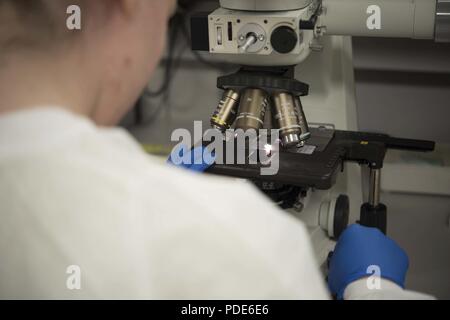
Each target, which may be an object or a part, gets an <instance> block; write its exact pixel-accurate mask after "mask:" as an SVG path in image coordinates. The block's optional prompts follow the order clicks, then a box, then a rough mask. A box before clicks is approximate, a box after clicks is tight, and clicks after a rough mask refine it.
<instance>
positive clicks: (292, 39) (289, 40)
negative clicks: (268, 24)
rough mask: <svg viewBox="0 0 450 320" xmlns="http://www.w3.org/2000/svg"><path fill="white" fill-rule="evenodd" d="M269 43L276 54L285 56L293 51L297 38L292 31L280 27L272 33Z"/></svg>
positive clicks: (285, 27)
mask: <svg viewBox="0 0 450 320" xmlns="http://www.w3.org/2000/svg"><path fill="white" fill-rule="evenodd" d="M270 42H271V44H272V47H273V49H274V50H275V51H276V52H278V53H283V54H285V53H289V52H291V51H292V50H294V49H295V47H296V46H297V42H298V36H297V33H296V32H295V30H294V29H292V28H290V27H287V26H282V27H278V28H276V29H275V30H274V31H273V32H272V36H271V38H270Z"/></svg>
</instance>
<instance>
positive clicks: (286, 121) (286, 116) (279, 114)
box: [272, 92, 302, 148]
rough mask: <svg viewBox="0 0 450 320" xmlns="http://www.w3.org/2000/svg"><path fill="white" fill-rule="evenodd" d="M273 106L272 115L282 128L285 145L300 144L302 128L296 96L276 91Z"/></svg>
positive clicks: (282, 138) (281, 134)
mask: <svg viewBox="0 0 450 320" xmlns="http://www.w3.org/2000/svg"><path fill="white" fill-rule="evenodd" d="M272 106H273V107H272V108H273V111H272V116H273V119H274V121H275V123H276V124H277V125H278V128H279V129H280V137H281V141H282V143H283V146H284V147H287V148H289V147H293V146H296V145H298V144H299V143H300V141H301V140H300V136H301V134H302V128H301V127H300V121H299V113H298V110H297V109H298V108H297V106H296V103H295V98H294V97H293V96H292V95H291V94H289V93H284V92H280V93H275V94H274V95H273V104H272Z"/></svg>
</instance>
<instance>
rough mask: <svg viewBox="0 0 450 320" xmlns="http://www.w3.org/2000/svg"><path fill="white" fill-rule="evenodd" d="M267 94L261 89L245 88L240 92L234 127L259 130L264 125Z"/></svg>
mask: <svg viewBox="0 0 450 320" xmlns="http://www.w3.org/2000/svg"><path fill="white" fill-rule="evenodd" d="M267 105H268V95H267V93H266V92H265V91H263V90H261V89H245V90H244V93H243V94H242V98H241V104H240V108H239V114H238V117H237V118H236V129H242V130H244V131H247V130H249V129H254V130H259V129H261V128H262V127H263V125H264V117H265V115H266V110H267Z"/></svg>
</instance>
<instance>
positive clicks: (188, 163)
mask: <svg viewBox="0 0 450 320" xmlns="http://www.w3.org/2000/svg"><path fill="white" fill-rule="evenodd" d="M214 161H215V155H214V153H211V152H210V151H209V150H208V148H206V147H204V146H200V147H195V148H194V149H191V148H190V147H187V146H184V145H180V146H178V147H176V148H174V149H173V151H172V153H171V154H170V157H169V159H168V160H167V162H168V163H170V164H172V165H175V166H178V167H181V168H185V169H188V170H191V171H194V172H205V171H206V170H207V169H208V168H209V167H211V166H212V165H213V164H214Z"/></svg>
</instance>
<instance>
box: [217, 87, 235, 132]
mask: <svg viewBox="0 0 450 320" xmlns="http://www.w3.org/2000/svg"><path fill="white" fill-rule="evenodd" d="M238 103H239V93H238V92H237V91H234V90H231V89H230V90H226V91H225V92H224V94H223V97H222V100H220V102H219V105H218V106H217V109H216V111H215V112H214V114H213V115H212V117H211V126H212V127H213V128H216V129H219V130H220V131H225V130H227V129H229V128H230V127H231V125H232V124H233V122H234V120H235V119H236V112H237V108H238Z"/></svg>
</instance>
